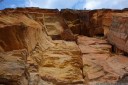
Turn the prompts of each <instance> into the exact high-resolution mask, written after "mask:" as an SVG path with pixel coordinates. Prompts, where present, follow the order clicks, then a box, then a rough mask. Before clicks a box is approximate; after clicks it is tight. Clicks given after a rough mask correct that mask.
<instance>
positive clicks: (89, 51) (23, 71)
mask: <svg viewBox="0 0 128 85" xmlns="http://www.w3.org/2000/svg"><path fill="white" fill-rule="evenodd" d="M119 12H120V13H121V14H120V15H121V17H120V16H119V14H117V13H119ZM124 12H125V13H127V10H126V9H125V10H124V11H121V10H117V11H115V10H110V9H108V10H106V9H104V10H103V9H102V10H93V11H91V10H67V9H65V10H61V11H59V10H57V9H39V8H17V9H5V10H2V11H0V66H1V69H0V84H2V85H96V84H100V83H101V84H102V83H104V84H106V83H107V84H110V83H112V84H116V83H127V81H128V80H127V79H128V78H127V74H128V68H127V67H128V63H127V61H128V59H127V57H126V56H124V55H122V54H120V55H119V54H115V53H112V52H111V51H112V46H111V45H110V44H109V42H110V43H111V44H113V45H115V46H116V47H119V48H118V49H120V50H123V51H125V52H127V48H126V47H127V33H126V31H127V30H126V29H127V26H126V25H127V22H126V21H127V18H126V17H124V14H123V13H124ZM122 14H123V17H122ZM113 16H114V18H113ZM117 16H119V17H117ZM115 19H117V20H115ZM115 21H116V22H117V23H120V24H119V29H121V28H122V29H121V30H118V31H116V32H118V33H117V34H116V36H117V38H116V40H114V38H115V36H114V35H115V33H116V32H115V31H114V30H115V27H114V26H115V25H113V24H114V23H115ZM116 25H118V24H116ZM110 26H111V28H110ZM113 29H114V30H113ZM124 32H125V33H124ZM81 35H86V36H81ZM97 35H107V38H108V40H109V42H108V41H107V38H105V37H94V36H97ZM118 35H119V36H118ZM87 36H93V37H87ZM120 38H121V39H124V40H122V41H120V40H119V39H120ZM124 41H125V42H124ZM124 45H125V47H124ZM123 47H124V48H125V50H124V49H122V48H123Z"/></svg>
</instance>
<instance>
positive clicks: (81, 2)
mask: <svg viewBox="0 0 128 85" xmlns="http://www.w3.org/2000/svg"><path fill="white" fill-rule="evenodd" d="M25 6H27V7H40V8H53V9H54V8H58V9H62V8H75V9H76V8H77V9H83V8H86V9H102V8H114V9H115V8H117V9H122V8H126V7H128V3H127V0H26V5H25Z"/></svg>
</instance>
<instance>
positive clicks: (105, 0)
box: [84, 0, 128, 9]
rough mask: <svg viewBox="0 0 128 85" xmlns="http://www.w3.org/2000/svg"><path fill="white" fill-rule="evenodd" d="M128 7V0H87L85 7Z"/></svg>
mask: <svg viewBox="0 0 128 85" xmlns="http://www.w3.org/2000/svg"><path fill="white" fill-rule="evenodd" d="M126 7H128V3H127V0H86V3H85V5H84V8H86V9H101V8H113V9H122V8H126Z"/></svg>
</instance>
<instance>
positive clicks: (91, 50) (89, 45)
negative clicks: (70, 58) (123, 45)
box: [78, 36, 128, 85]
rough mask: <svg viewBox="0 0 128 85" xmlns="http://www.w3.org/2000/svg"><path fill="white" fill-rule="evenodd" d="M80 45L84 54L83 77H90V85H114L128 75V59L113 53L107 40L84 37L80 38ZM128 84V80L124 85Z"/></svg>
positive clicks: (123, 82)
mask: <svg viewBox="0 0 128 85" xmlns="http://www.w3.org/2000/svg"><path fill="white" fill-rule="evenodd" d="M78 45H79V47H80V49H81V52H82V54H83V56H82V60H83V75H88V78H89V81H90V82H89V84H90V85H96V84H113V85H114V84H117V83H118V82H119V81H121V79H124V78H123V77H125V76H126V75H127V72H128V71H127V70H126V69H125V68H127V67H128V62H127V61H128V58H127V57H126V56H123V55H117V54H113V53H111V51H110V49H111V46H110V45H109V44H108V42H107V41H106V40H103V39H98V38H89V37H85V36H82V37H78ZM126 82H127V78H126V80H125V79H124V81H122V84H126ZM118 84H119V83H118Z"/></svg>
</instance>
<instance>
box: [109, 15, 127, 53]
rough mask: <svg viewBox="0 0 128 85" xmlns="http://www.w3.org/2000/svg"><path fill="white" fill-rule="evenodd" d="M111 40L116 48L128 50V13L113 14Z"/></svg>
mask: <svg viewBox="0 0 128 85" xmlns="http://www.w3.org/2000/svg"><path fill="white" fill-rule="evenodd" d="M107 38H108V40H109V42H110V43H111V44H112V45H114V46H115V47H116V48H118V49H120V50H122V51H125V52H128V49H127V48H128V47H127V46H128V14H127V13H122V14H121V13H118V14H114V15H113V20H112V25H111V28H110V31H109V33H108V37H107Z"/></svg>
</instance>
